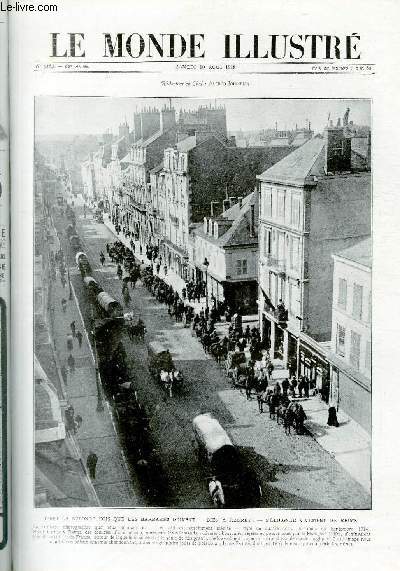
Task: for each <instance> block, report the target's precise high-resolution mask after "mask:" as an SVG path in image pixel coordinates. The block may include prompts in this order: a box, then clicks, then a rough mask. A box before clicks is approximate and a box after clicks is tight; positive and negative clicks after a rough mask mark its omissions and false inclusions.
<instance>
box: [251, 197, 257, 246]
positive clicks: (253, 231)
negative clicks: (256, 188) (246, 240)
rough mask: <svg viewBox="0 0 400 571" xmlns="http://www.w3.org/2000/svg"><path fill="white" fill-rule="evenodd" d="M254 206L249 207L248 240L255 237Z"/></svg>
mask: <svg viewBox="0 0 400 571" xmlns="http://www.w3.org/2000/svg"><path fill="white" fill-rule="evenodd" d="M255 235H256V234H255V206H254V204H252V205H251V206H250V238H254V237H255Z"/></svg>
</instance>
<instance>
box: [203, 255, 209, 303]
mask: <svg viewBox="0 0 400 571" xmlns="http://www.w3.org/2000/svg"><path fill="white" fill-rule="evenodd" d="M209 265H210V262H209V261H208V260H207V258H204V262H203V266H204V267H205V269H206V308H207V309H208V273H207V270H208V266H209Z"/></svg>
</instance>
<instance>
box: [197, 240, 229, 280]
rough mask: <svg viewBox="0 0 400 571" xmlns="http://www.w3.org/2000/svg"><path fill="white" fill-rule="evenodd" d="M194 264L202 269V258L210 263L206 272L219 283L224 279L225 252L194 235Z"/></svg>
mask: <svg viewBox="0 0 400 571" xmlns="http://www.w3.org/2000/svg"><path fill="white" fill-rule="evenodd" d="M194 244H195V246H194V263H195V265H196V266H198V267H199V268H202V265H203V261H204V258H207V260H208V261H209V262H210V265H209V268H208V271H209V272H210V274H212V275H213V276H214V277H215V278H217V279H218V281H219V282H222V281H224V280H225V279H226V273H227V271H226V258H225V251H224V250H223V249H222V248H220V247H219V246H218V245H217V244H215V243H213V242H211V241H209V240H207V239H206V238H204V237H203V236H201V235H198V234H195V239H194Z"/></svg>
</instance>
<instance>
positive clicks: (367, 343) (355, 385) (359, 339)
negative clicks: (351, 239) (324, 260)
mask: <svg viewBox="0 0 400 571" xmlns="http://www.w3.org/2000/svg"><path fill="white" fill-rule="evenodd" d="M371 254H372V252H371V238H367V239H365V240H362V241H360V242H358V243H357V244H355V245H354V246H351V247H350V248H347V249H346V250H343V251H341V252H339V253H337V254H334V255H333V256H332V257H333V262H334V269H333V299H332V336H331V338H332V342H331V352H330V353H329V355H328V360H329V363H330V368H331V375H330V376H331V387H330V398H331V403H332V404H333V405H335V406H337V407H339V408H342V409H343V410H344V411H345V412H346V413H347V414H349V416H351V417H352V418H353V419H354V420H356V421H357V422H358V423H359V424H361V426H362V427H363V428H364V429H365V430H367V431H369V432H370V431H371V267H372V257H371Z"/></svg>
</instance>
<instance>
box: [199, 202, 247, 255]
mask: <svg viewBox="0 0 400 571" xmlns="http://www.w3.org/2000/svg"><path fill="white" fill-rule="evenodd" d="M257 202H258V192H257V191H254V192H251V193H250V194H248V195H247V196H246V197H245V198H244V199H243V203H242V206H241V207H240V206H239V204H238V203H237V204H235V205H233V206H232V207H231V208H228V209H227V210H226V211H225V212H223V213H222V214H221V217H223V218H225V219H226V220H233V223H232V226H231V227H230V228H229V229H228V230H227V231H226V232H225V233H224V234H222V236H221V237H220V238H215V237H214V236H211V235H210V234H206V233H205V232H204V229H203V226H199V228H197V229H195V230H194V233H195V234H197V235H198V236H201V237H202V238H204V239H206V240H208V241H210V242H213V243H214V244H218V245H219V246H221V247H222V248H226V247H230V246H249V245H253V244H254V245H255V244H258V206H257ZM251 205H254V206H255V208H254V236H251V233H250V225H251V220H250V216H251V212H250V209H251Z"/></svg>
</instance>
